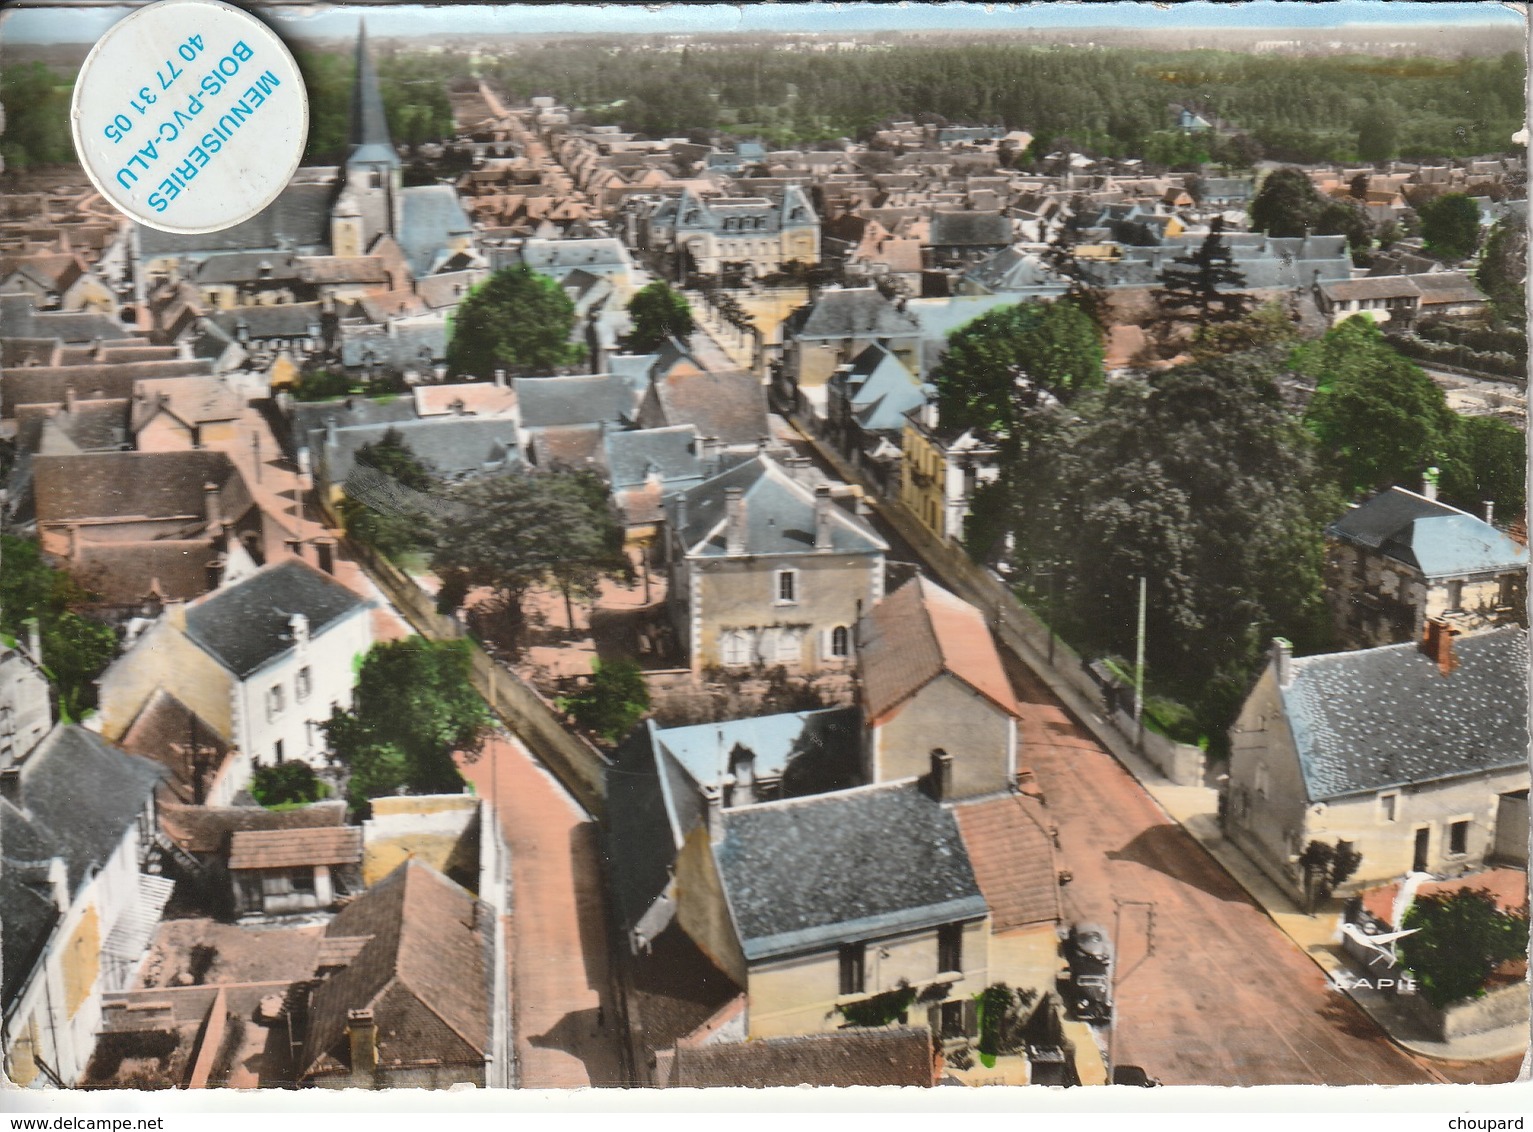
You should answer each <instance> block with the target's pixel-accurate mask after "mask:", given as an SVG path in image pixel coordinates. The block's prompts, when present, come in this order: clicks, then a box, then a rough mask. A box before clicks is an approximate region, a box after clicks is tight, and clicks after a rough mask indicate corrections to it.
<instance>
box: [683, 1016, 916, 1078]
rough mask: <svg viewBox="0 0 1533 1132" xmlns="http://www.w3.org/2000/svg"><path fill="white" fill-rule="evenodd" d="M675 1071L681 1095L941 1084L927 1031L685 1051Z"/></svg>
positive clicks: (759, 1042)
mask: <svg viewBox="0 0 1533 1132" xmlns="http://www.w3.org/2000/svg"><path fill="white" fill-rule="evenodd" d="M673 1066H674V1067H673V1069H672V1073H671V1080H670V1082H669V1084H670V1086H671V1087H672V1088H680V1089H713V1088H729V1087H736V1088H751V1089H768V1088H773V1087H793V1086H797V1085H816V1086H822V1087H839V1088H845V1087H848V1086H852V1085H917V1086H920V1087H922V1088H930V1087H931V1086H933V1085H935V1084H936V1060H935V1058H934V1057H933V1055H932V1043H931V1032H930V1031H928V1030H925V1029H904V1028H901V1029H893V1030H844V1031H841V1032H840V1033H830V1034H806V1035H804V1036H802V1037H795V1038H763V1039H758V1040H756V1041H749V1042H726V1043H722V1044H718V1045H705V1046H699V1047H697V1048H695V1049H689V1048H687V1047H684V1046H683V1047H678V1048H677V1050H676V1054H675V1061H674V1063H673Z"/></svg>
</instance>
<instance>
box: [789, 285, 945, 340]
mask: <svg viewBox="0 0 1533 1132" xmlns="http://www.w3.org/2000/svg"><path fill="white" fill-rule="evenodd" d="M784 332H785V335H786V336H787V337H789V338H902V337H910V336H912V335H917V334H920V333H921V322H920V320H919V319H918V318H916V316H915V315H914V314H912V313H910V312H909V311H908V310H901V309H900V308H899V307H898V306H896V305H895V304H894V303H893V302H892V301H890V300H889V299H887V298H885V297H884V295H883V293H882V292H880V291H879V290H878V288H876V287H848V288H843V289H842V290H839V291H821V292H820V294H819V297H818V298H816V299H815V300H814V302H812V303H809V304H807V305H805V306H802V307H800V308H799V309H798V310H796V311H794V312H793V313H792V314H791V315H789V316H788V319H787V322H786V323H785V324H784Z"/></svg>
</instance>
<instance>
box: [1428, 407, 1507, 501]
mask: <svg viewBox="0 0 1533 1132" xmlns="http://www.w3.org/2000/svg"><path fill="white" fill-rule="evenodd" d="M1446 448H1447V455H1446V456H1445V457H1444V458H1443V461H1442V494H1443V498H1444V499H1446V500H1447V501H1448V502H1450V503H1452V504H1454V505H1455V506H1457V507H1461V508H1463V509H1464V510H1466V511H1470V512H1478V511H1479V509H1480V506H1481V504H1483V503H1485V502H1486V501H1489V502H1492V503H1494V504H1495V505H1496V511H1497V513H1499V514H1501V515H1504V516H1506V517H1508V518H1510V517H1511V516H1513V515H1516V514H1519V513H1520V512H1521V511H1522V509H1523V508H1524V507H1525V506H1526V505H1527V438H1526V437H1525V436H1524V435H1523V433H1522V430H1521V429H1519V428H1518V427H1517V426H1516V425H1514V424H1511V423H1509V422H1508V421H1503V420H1499V419H1497V418H1496V417H1465V416H1457V415H1456V416H1455V417H1454V418H1453V426H1452V428H1451V430H1450V432H1449V435H1448V443H1447V446H1446Z"/></svg>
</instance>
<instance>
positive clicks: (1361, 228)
mask: <svg viewBox="0 0 1533 1132" xmlns="http://www.w3.org/2000/svg"><path fill="white" fill-rule="evenodd" d="M1315 234H1316V235H1319V236H1345V237H1346V238H1347V247H1349V248H1351V249H1352V250H1353V251H1354V252H1359V251H1365V250H1367V248H1368V247H1369V246H1370V245H1371V244H1372V243H1373V221H1371V220H1369V219H1368V215H1367V213H1365V212H1364V211H1363V210H1362V209H1361V208H1359V207H1358V205H1357V203H1356V202H1355V201H1350V200H1330V201H1326V202H1325V203H1324V204H1323V205H1321V206H1320V211H1319V212H1318V213H1317V214H1316V215H1315Z"/></svg>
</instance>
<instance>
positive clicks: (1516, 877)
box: [1362, 869, 1528, 924]
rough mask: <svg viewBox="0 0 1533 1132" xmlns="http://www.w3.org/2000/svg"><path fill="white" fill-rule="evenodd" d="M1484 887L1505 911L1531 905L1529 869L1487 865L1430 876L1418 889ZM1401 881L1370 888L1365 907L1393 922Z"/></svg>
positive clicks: (1436, 892) (1424, 892)
mask: <svg viewBox="0 0 1533 1132" xmlns="http://www.w3.org/2000/svg"><path fill="white" fill-rule="evenodd" d="M1477 888H1483V889H1485V890H1486V891H1487V892H1489V893H1490V894H1491V895H1492V896H1494V897H1495V898H1496V905H1497V906H1498V907H1499V908H1501V909H1502V910H1504V911H1510V910H1512V909H1514V908H1526V907H1527V906H1528V874H1527V871H1526V870H1525V869H1486V870H1485V871H1484V872H1481V873H1474V874H1472V875H1470V876H1464V877H1455V878H1454V879H1452V880H1429V881H1427V882H1425V883H1424V884H1422V886H1421V887H1420V888H1418V889H1417V890H1416V895H1417V896H1442V895H1444V894H1446V893H1450V892H1457V891H1459V890H1460V889H1477ZM1399 891H1400V886H1399V885H1398V884H1386V885H1383V886H1381V887H1379V888H1370V889H1369V890H1368V891H1367V892H1365V893H1363V894H1362V895H1363V911H1365V912H1367V913H1368V914H1369V915H1370V916H1372V917H1373V918H1374V919H1376V920H1380V921H1382V922H1384V923H1386V924H1388V923H1392V922H1393V919H1392V917H1393V916H1394V905H1395V896H1396V895H1397V894H1398V893H1399Z"/></svg>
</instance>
